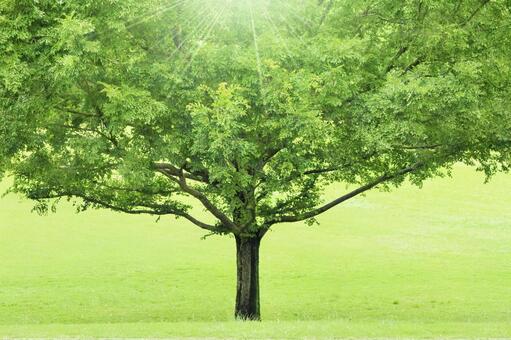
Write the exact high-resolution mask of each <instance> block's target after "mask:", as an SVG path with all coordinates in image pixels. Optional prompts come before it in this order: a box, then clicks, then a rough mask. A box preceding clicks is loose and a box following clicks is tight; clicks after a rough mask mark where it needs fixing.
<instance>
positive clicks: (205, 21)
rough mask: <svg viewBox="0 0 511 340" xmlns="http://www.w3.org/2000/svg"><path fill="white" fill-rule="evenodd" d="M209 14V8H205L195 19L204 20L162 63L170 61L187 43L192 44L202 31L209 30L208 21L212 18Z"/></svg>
mask: <svg viewBox="0 0 511 340" xmlns="http://www.w3.org/2000/svg"><path fill="white" fill-rule="evenodd" d="M208 12H209V9H208V8H207V7H205V8H203V10H202V11H201V12H200V13H199V14H197V15H196V16H195V17H194V18H197V17H200V16H202V17H203V18H202V19H201V21H200V22H199V23H198V24H197V26H196V27H195V29H194V30H193V31H192V32H191V33H190V34H188V36H187V37H186V38H185V39H184V40H183V41H182V42H181V44H180V45H179V46H176V48H175V49H174V51H172V53H171V54H170V55H168V56H166V57H165V58H164V59H163V60H162V61H164V62H165V61H168V60H169V59H170V58H172V57H174V56H175V55H176V54H177V53H178V52H179V51H180V50H181V48H182V47H183V46H184V45H185V44H186V43H188V42H190V41H191V40H192V39H193V37H195V36H196V35H197V33H200V32H201V31H202V30H206V29H207V27H208V24H207V21H208V20H209V19H210V17H209V16H207V15H206V14H207V13H208ZM199 35H200V34H199Z"/></svg>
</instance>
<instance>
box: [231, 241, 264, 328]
mask: <svg viewBox="0 0 511 340" xmlns="http://www.w3.org/2000/svg"><path fill="white" fill-rule="evenodd" d="M260 243H261V238H260V237H252V238H246V237H240V236H236V260H237V269H238V270H237V272H238V284H237V286H236V309H235V312H234V316H235V317H236V319H238V320H261V312H260V307H259V245H260Z"/></svg>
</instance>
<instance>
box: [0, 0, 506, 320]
mask: <svg viewBox="0 0 511 340" xmlns="http://www.w3.org/2000/svg"><path fill="white" fill-rule="evenodd" d="M509 22H511V8H510V4H509V2H508V1H506V0H490V1H488V0H483V1H481V0H470V1H446V0H435V1H432V0H405V1H399V2H396V1H391V0H383V1H370V2H368V1H344V0H338V1H334V0H329V1H322V0H320V1H317V0H316V1H314V0H309V1H298V0H290V1H269V0H261V1H251V0H244V1H243V0H241V1H232V0H210V1H207V2H204V1H198V0H197V1H195V0H191V1H183V0H176V1H171V0H136V1H135V0H124V1H106V0H90V1H86V2H83V1H77V0H69V1H67V0H66V1H53V0H38V1H32V0H30V1H29V0H0V23H1V24H0V53H1V54H0V55H1V58H0V98H1V100H0V114H1V117H2V118H1V121H0V156H1V157H0V159H1V160H0V168H2V169H3V170H4V171H5V172H6V173H7V174H9V175H10V176H12V177H13V178H14V184H13V186H12V188H11V189H10V190H11V191H13V192H16V193H19V194H22V195H24V196H26V197H28V198H29V199H32V200H35V201H36V206H35V209H36V210H37V211H39V212H41V213H44V212H46V211H47V210H48V209H53V208H54V207H55V204H56V203H57V202H58V201H59V200H60V199H61V198H68V199H71V200H73V201H74V202H76V204H77V206H78V210H80V211H82V210H85V209H88V208H107V209H111V210H114V211H120V212H123V213H128V214H151V215H158V216H163V215H175V216H177V217H182V218H185V219H187V220H189V221H190V222H191V223H193V224H195V225H197V226H198V227H200V228H202V229H205V230H206V231H207V232H208V233H212V234H222V235H227V234H230V235H234V238H235V240H236V250H237V251H236V253H237V275H238V281H237V296H236V308H235V316H236V317H237V318H239V319H251V320H253V319H256V320H258V319H260V308H259V276H258V266H259V246H260V242H261V240H262V238H263V237H264V235H265V234H266V233H267V232H268V231H269V230H270V228H272V227H274V226H275V225H277V224H279V223H286V222H299V221H305V222H306V223H308V224H312V223H314V221H315V220H314V218H315V217H316V216H318V215H319V214H321V213H323V212H325V211H327V210H329V209H331V208H333V207H336V206H337V205H339V204H341V203H342V202H344V201H346V200H348V199H350V198H353V197H355V196H357V195H360V194H363V193H364V192H366V191H368V190H370V189H373V188H375V187H379V188H380V189H390V188H392V187H397V186H399V185H400V184H402V183H403V182H404V181H405V180H406V179H408V180H409V181H411V182H412V183H414V184H417V185H420V184H421V183H422V182H423V181H424V180H425V179H427V178H430V177H433V176H439V175H444V174H446V173H447V174H448V173H449V170H450V169H451V167H452V165H453V164H455V163H457V162H464V163H467V164H474V165H477V166H478V169H480V170H483V171H484V172H485V173H486V175H487V176H488V177H489V176H491V175H492V174H494V173H495V172H497V171H506V170H508V169H509V166H510V161H511V158H510V156H511V113H510V107H511V102H510V101H511V86H510V79H511V62H510V58H509V55H510V54H511V27H510V25H509V24H508V23H509ZM335 182H344V183H348V184H351V185H352V186H354V187H355V189H354V190H353V191H351V192H348V193H346V194H342V195H341V194H340V196H339V197H338V198H337V199H335V200H333V201H331V202H323V200H322V195H321V193H322V190H323V189H324V188H325V187H326V186H328V185H330V184H332V183H335ZM190 198H192V199H193V200H195V201H196V203H197V204H198V205H200V206H201V207H202V208H203V209H204V210H205V211H207V212H208V214H209V215H210V216H211V218H210V219H209V220H199V219H198V218H197V217H194V216H193V213H192V211H191V206H190V205H189V204H187V203H186V202H189V199H190Z"/></svg>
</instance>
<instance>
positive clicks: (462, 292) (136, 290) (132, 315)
mask: <svg viewBox="0 0 511 340" xmlns="http://www.w3.org/2000/svg"><path fill="white" fill-rule="evenodd" d="M483 181H484V178H483V177H482V175H481V174H477V173H475V172H474V171H473V170H472V169H469V168H465V167H459V168H458V169H457V170H456V172H455V175H454V178H453V179H437V180H434V181H429V182H427V183H426V184H425V186H424V188H423V189H418V188H415V187H411V186H405V187H403V188H401V189H399V190H397V191H394V192H393V193H381V192H377V191H375V192H371V193H369V194H368V195H367V196H366V197H360V198H357V199H355V200H353V201H351V202H347V203H346V204H344V205H343V206H340V207H338V208H337V209H334V210H332V211H330V212H329V213H327V214H326V215H324V216H322V217H321V218H320V222H321V225H320V226H314V227H306V226H304V225H301V224H289V225H277V226H275V228H274V231H273V232H271V233H269V234H268V236H267V238H266V239H265V240H263V246H262V249H261V251H262V254H261V257H262V258H261V266H262V267H261V280H262V282H261V289H262V296H261V298H262V313H263V319H264V322H263V323H262V324H239V323H236V322H233V321H232V312H233V304H234V294H235V271H234V270H235V263H234V261H235V258H234V239H232V238H229V237H209V238H207V239H206V240H201V236H203V232H202V231H200V230H199V229H196V228H195V227H193V226H192V225H190V224H189V223H188V222H186V221H184V220H177V221H176V220H174V219H173V218H164V219H162V220H160V221H159V222H158V223H156V222H155V219H154V218H152V217H140V216H124V215H120V214H116V213H111V212H108V211H91V212H87V213H83V214H78V215H77V214H75V213H74V210H73V209H72V208H71V207H69V206H67V205H64V206H62V207H61V208H60V209H59V210H58V212H57V213H56V214H52V215H49V216H46V217H39V216H37V215H36V214H33V213H30V209H31V206H32V205H31V203H30V202H26V201H20V200H19V199H18V198H17V197H14V196H7V197H5V198H3V199H0V263H1V265H0V337H2V336H50V337H51V336H59V335H75V336H78V335H82V336H108V337H115V336H137V337H149V336H217V337H269V336H275V337H302V336H325V337H328V336H372V337H386V336H411V337H429V336H457V337H477V336H480V337H506V336H507V337H511V208H510V206H511V190H510V188H511V175H500V176H498V177H496V178H494V179H493V180H492V181H491V182H490V183H489V184H486V185H485V184H483ZM4 187H5V185H4ZM344 190H345V188H344V186H338V187H336V188H332V189H331V190H330V191H329V192H328V196H335V195H336V194H337V193H340V192H344Z"/></svg>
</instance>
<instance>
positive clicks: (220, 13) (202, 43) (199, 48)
mask: <svg viewBox="0 0 511 340" xmlns="http://www.w3.org/2000/svg"><path fill="white" fill-rule="evenodd" d="M224 12H225V8H223V9H222V11H219V12H218V13H217V15H216V17H215V18H214V19H213V20H212V21H211V23H210V24H209V26H207V28H206V31H205V32H204V34H203V35H202V36H201V38H200V44H198V46H197V48H196V49H195V51H194V53H193V54H192V56H191V58H190V60H189V61H188V63H187V64H186V66H185V68H183V70H182V71H181V75H183V74H184V73H185V72H186V71H187V70H188V69H189V68H190V66H191V65H192V63H193V60H194V59H195V57H196V56H197V55H198V54H199V52H200V50H201V49H202V47H203V46H204V44H205V41H206V40H207V39H208V38H209V36H210V35H211V32H212V31H213V28H214V27H215V26H216V24H217V23H218V21H219V19H220V18H221V17H222V15H223V14H224Z"/></svg>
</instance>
